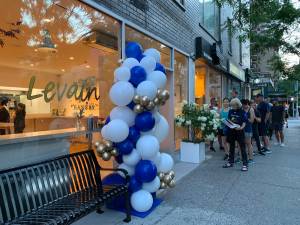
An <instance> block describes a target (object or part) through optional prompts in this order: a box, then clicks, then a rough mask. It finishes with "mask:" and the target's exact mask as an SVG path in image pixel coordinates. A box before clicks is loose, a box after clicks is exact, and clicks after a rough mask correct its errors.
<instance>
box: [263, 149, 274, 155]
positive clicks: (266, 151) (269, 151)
mask: <svg viewBox="0 0 300 225" xmlns="http://www.w3.org/2000/svg"><path fill="white" fill-rule="evenodd" d="M264 152H265V153H267V154H271V153H272V151H271V150H270V149H267V148H266V149H265V151H264Z"/></svg>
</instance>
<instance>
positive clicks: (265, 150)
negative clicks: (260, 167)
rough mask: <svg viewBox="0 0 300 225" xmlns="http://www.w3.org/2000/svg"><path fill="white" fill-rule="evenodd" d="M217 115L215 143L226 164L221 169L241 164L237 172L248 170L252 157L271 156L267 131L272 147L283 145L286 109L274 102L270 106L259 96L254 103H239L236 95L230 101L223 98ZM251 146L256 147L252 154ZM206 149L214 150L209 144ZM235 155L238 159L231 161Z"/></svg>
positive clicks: (251, 101)
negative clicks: (272, 139) (216, 139)
mask: <svg viewBox="0 0 300 225" xmlns="http://www.w3.org/2000/svg"><path fill="white" fill-rule="evenodd" d="M212 102H213V101H211V104H212ZM214 107H215V104H214ZM219 114H220V119H221V121H223V122H222V123H221V126H220V128H219V130H218V142H219V145H220V150H222V151H224V153H225V155H224V160H227V161H228V162H227V163H225V165H223V168H230V167H233V166H234V164H235V163H236V162H239V161H241V162H242V168H241V170H242V171H248V165H249V164H253V163H254V155H255V154H259V155H263V156H264V155H266V154H270V153H272V151H271V149H270V140H269V136H268V134H269V129H271V130H272V131H274V133H275V137H276V140H277V142H276V143H275V145H280V146H281V147H284V146H285V143H284V133H283V127H284V123H285V120H286V110H285V107H284V106H283V105H282V104H280V102H278V101H276V100H273V101H272V104H270V103H269V102H267V101H266V100H265V99H264V96H263V95H262V94H258V95H257V96H256V97H255V100H248V99H242V100H240V99H239V98H238V97H236V96H233V98H232V99H231V100H230V99H229V98H224V99H223V101H222V107H221V108H220V109H219ZM253 146H256V151H255V152H254V148H253ZM210 150H212V151H215V149H214V147H213V142H211V143H210ZM236 155H238V157H237V158H239V159H236V160H235V157H236Z"/></svg>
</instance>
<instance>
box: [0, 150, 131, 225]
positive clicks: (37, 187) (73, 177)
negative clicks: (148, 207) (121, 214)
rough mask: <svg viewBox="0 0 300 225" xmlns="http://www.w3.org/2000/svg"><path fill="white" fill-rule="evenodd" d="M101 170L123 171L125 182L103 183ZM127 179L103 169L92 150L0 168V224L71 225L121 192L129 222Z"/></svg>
mask: <svg viewBox="0 0 300 225" xmlns="http://www.w3.org/2000/svg"><path fill="white" fill-rule="evenodd" d="M100 170H111V171H121V172H122V173H123V174H124V175H125V176H126V184H124V185H118V186H102V182H101V176H100ZM128 180H129V177H128V173H127V171H126V170H122V169H104V168H101V167H100V166H99V164H98V162H97V159H96V156H95V154H94V152H93V150H88V151H84V152H79V153H75V154H70V155H66V156H61V157H58V158H55V159H53V160H48V161H44V162H40V163H35V164H32V165H25V166H22V167H18V168H12V169H8V170H4V171H0V224H5V225H6V224H35V225H38V224H53V225H55V224H71V223H72V222H74V221H76V220H78V219H79V218H81V217H83V216H84V215H86V214H88V213H90V212H92V211H94V210H96V211H97V212H98V213H103V211H102V210H101V207H102V206H103V205H104V204H105V203H107V202H109V201H111V200H113V199H115V198H116V197H118V196H121V195H124V196H125V205H126V218H125V219H124V222H130V220H131V217H130V205H129V194H128Z"/></svg>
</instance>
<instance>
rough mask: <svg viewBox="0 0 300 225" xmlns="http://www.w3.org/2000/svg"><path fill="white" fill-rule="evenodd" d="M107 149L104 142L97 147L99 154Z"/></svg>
mask: <svg viewBox="0 0 300 225" xmlns="http://www.w3.org/2000/svg"><path fill="white" fill-rule="evenodd" d="M105 150H106V146H105V145H104V144H99V146H98V147H97V153H98V154H102V153H104V152H105Z"/></svg>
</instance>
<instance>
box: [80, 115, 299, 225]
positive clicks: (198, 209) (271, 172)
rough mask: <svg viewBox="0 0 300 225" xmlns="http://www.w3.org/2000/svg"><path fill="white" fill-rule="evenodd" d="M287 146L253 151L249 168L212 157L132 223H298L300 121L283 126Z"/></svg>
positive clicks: (111, 217)
mask: <svg viewBox="0 0 300 225" xmlns="http://www.w3.org/2000/svg"><path fill="white" fill-rule="evenodd" d="M285 134H286V137H287V138H286V144H287V146H286V147H285V148H281V147H279V146H278V147H277V146H276V147H275V146H274V147H272V150H273V153H272V154H270V155H267V156H256V158H255V162H256V163H255V164H254V165H250V167H249V171H248V172H247V173H242V172H241V171H240V165H237V166H235V167H234V168H231V169H223V168H221V167H222V164H223V163H224V161H223V160H222V157H223V155H222V153H220V152H217V153H209V155H208V158H211V159H209V160H207V161H205V163H203V164H202V165H200V166H199V167H198V168H196V169H195V170H194V171H193V172H192V173H190V174H189V175H188V176H186V177H185V178H183V179H182V180H180V182H178V183H177V186H176V187H175V188H174V189H172V190H170V191H168V192H166V193H165V194H164V196H163V198H164V202H163V203H162V204H161V205H160V206H159V207H158V208H157V209H156V210H155V211H154V212H153V213H152V214H151V215H150V216H148V217H147V218H145V219H139V218H135V217H134V218H133V220H132V222H131V223H130V224H132V225H152V224H157V225H184V224H186V225H192V224H193V225H227V224H228V225H299V224H300V213H299V212H300V163H299V159H300V121H299V120H290V121H289V128H288V129H285ZM122 218H123V214H121V213H116V212H111V211H108V212H106V213H105V214H103V215H97V214H91V215H89V216H87V217H85V218H83V219H82V220H80V221H79V222H78V223H76V224H77V225H79V224H89V225H94V224H95V225H96V224H99V222H98V221H101V223H103V224H114V225H115V224H123V223H122V222H121V221H122Z"/></svg>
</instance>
